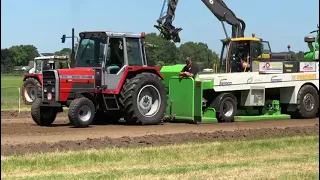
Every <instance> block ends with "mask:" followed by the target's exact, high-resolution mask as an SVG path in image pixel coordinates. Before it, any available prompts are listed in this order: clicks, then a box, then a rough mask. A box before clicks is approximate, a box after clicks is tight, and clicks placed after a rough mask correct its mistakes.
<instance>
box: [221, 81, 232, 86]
mask: <svg viewBox="0 0 320 180" xmlns="http://www.w3.org/2000/svg"><path fill="white" fill-rule="evenodd" d="M219 85H220V86H231V85H232V82H230V81H228V79H221V80H220V83H219Z"/></svg>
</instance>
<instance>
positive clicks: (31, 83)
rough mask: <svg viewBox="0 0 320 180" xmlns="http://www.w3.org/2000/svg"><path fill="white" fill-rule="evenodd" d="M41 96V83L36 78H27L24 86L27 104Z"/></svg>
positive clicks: (23, 94) (23, 93) (24, 97)
mask: <svg viewBox="0 0 320 180" xmlns="http://www.w3.org/2000/svg"><path fill="white" fill-rule="evenodd" d="M38 96H39V97H41V84H40V82H39V81H38V80H37V79H35V78H27V79H26V80H25V81H24V83H23V86H22V98H23V99H24V100H25V102H26V104H27V105H31V104H32V102H33V101H34V100H35V99H36V98H37V97H38Z"/></svg>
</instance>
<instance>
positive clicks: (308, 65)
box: [300, 62, 316, 72]
mask: <svg viewBox="0 0 320 180" xmlns="http://www.w3.org/2000/svg"><path fill="white" fill-rule="evenodd" d="M315 71H316V62H300V72H315Z"/></svg>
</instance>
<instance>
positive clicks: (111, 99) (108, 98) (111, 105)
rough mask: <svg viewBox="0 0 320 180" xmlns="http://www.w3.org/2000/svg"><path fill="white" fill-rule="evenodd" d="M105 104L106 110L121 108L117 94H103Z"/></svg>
mask: <svg viewBox="0 0 320 180" xmlns="http://www.w3.org/2000/svg"><path fill="white" fill-rule="evenodd" d="M103 100H104V105H105V107H106V110H119V109H120V107H119V104H118V98H117V97H116V95H109V94H104V95H103Z"/></svg>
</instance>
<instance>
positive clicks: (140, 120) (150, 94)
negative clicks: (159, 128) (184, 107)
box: [119, 73, 168, 125]
mask: <svg viewBox="0 0 320 180" xmlns="http://www.w3.org/2000/svg"><path fill="white" fill-rule="evenodd" d="M167 99H168V97H167V91H166V88H165V86H164V84H163V82H162V80H161V78H160V77H159V76H157V75H156V74H153V73H141V74H138V75H136V76H135V77H133V78H132V79H127V81H126V82H125V84H124V86H123V88H122V91H121V93H120V99H119V101H120V104H121V106H122V108H123V110H124V120H125V121H126V122H127V124H142V125H151V124H159V123H161V122H162V120H163V117H164V114H165V111H166V107H167Z"/></svg>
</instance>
